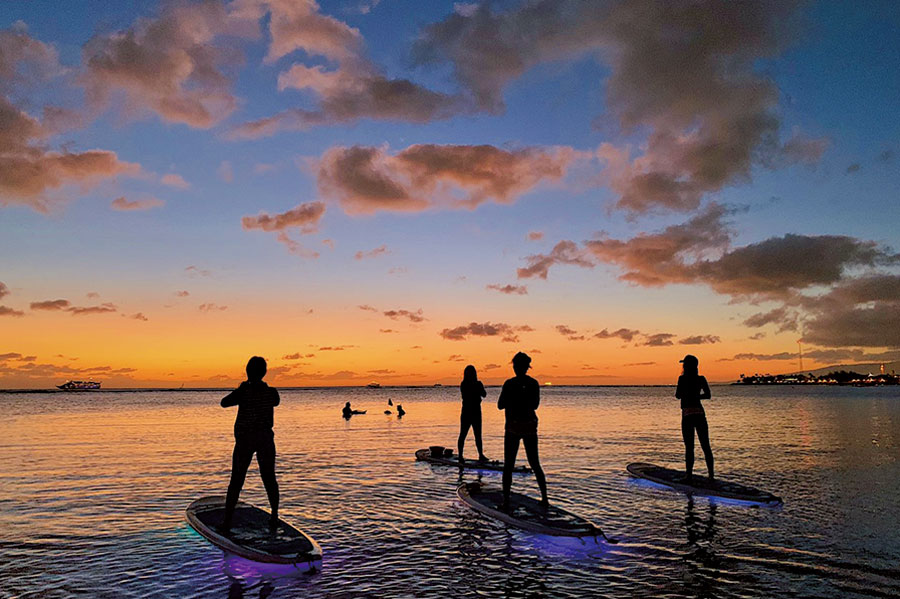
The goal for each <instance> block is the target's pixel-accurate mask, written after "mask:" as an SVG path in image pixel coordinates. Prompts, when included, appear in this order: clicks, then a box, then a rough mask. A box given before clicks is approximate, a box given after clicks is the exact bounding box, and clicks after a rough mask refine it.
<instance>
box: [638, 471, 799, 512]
mask: <svg viewBox="0 0 900 599" xmlns="http://www.w3.org/2000/svg"><path fill="white" fill-rule="evenodd" d="M627 469H628V472H630V473H631V474H633V475H634V476H637V477H638V478H644V479H647V480H649V481H653V482H655V483H659V484H661V485H666V486H667V487H671V488H673V489H677V490H678V491H682V492H684V493H687V494H688V495H706V496H709V497H724V498H725V499H735V500H738V501H747V502H750V503H757V504H759V505H765V506H777V505H781V503H782V501H781V498H780V497H776V496H775V495H772V494H771V493H768V492H766V491H760V490H759V489H756V488H754V487H748V486H746V485H742V484H739V483H732V482H727V481H723V480H719V479H718V478H717V479H715V480H709V478H707V477H705V476H700V475H698V474H694V475H693V476H692V477H691V482H690V484H688V483H687V482H686V481H685V474H684V472H682V471H680V470H672V469H671V468H663V467H662V466H657V465H655V464H648V463H646V462H634V463H633V464H628V466H627Z"/></svg>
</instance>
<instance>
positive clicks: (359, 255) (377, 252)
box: [353, 245, 390, 260]
mask: <svg viewBox="0 0 900 599" xmlns="http://www.w3.org/2000/svg"><path fill="white" fill-rule="evenodd" d="M389 253H390V250H389V249H388V248H387V246H386V245H380V246H378V247H377V248H375V249H373V250H369V251H368V252H364V251H362V250H360V251H358V252H356V253H355V254H354V255H353V257H354V258H356V259H357V260H365V259H367V258H376V257H378V256H381V255H382V254H389Z"/></svg>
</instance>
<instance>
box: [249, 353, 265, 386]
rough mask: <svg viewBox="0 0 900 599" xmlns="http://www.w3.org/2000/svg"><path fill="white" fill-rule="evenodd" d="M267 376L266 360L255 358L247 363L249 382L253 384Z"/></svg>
mask: <svg viewBox="0 0 900 599" xmlns="http://www.w3.org/2000/svg"><path fill="white" fill-rule="evenodd" d="M264 376H266V360H265V358H260V357H259V356H253V357H252V358H250V360H248V361H247V380H248V381H250V382H251V383H253V382H257V381H261V380H263V377H264Z"/></svg>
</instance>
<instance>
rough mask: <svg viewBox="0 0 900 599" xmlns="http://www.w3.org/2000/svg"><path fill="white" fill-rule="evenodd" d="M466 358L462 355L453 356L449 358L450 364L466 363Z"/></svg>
mask: <svg viewBox="0 0 900 599" xmlns="http://www.w3.org/2000/svg"><path fill="white" fill-rule="evenodd" d="M465 360H466V359H465V358H464V357H463V356H462V355H460V354H453V355H451V356H448V357H447V361H448V362H465Z"/></svg>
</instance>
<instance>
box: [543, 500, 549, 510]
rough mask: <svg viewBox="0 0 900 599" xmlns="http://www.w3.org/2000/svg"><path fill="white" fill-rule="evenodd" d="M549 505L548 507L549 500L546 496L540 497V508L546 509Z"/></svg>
mask: <svg viewBox="0 0 900 599" xmlns="http://www.w3.org/2000/svg"><path fill="white" fill-rule="evenodd" d="M549 507H550V502H549V501H548V500H547V498H546V497H544V498H543V499H541V509H543V510H546V509H547V508H549Z"/></svg>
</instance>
